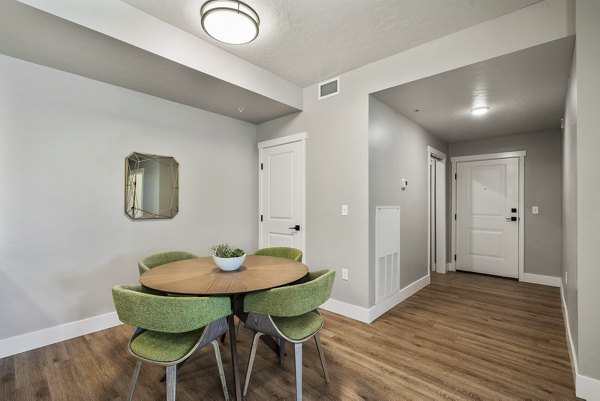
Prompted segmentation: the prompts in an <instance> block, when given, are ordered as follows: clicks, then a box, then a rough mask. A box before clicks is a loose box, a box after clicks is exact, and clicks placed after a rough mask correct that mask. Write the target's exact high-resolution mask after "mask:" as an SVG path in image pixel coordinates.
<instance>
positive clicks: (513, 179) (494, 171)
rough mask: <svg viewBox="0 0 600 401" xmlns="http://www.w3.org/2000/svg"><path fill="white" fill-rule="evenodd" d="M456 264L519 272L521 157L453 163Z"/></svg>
mask: <svg viewBox="0 0 600 401" xmlns="http://www.w3.org/2000/svg"><path fill="white" fill-rule="evenodd" d="M456 172H457V177H456V189H457V190H456V192H457V193H456V213H457V218H456V220H457V233H456V234H457V236H456V268H457V270H465V271H472V272H477V273H485V274H493V275H497V276H504V277H514V278H517V277H519V224H520V223H519V214H518V209H517V208H518V205H519V160H518V158H506V159H495V160H484V161H472V162H459V163H457V169H456Z"/></svg>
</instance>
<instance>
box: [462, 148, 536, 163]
mask: <svg viewBox="0 0 600 401" xmlns="http://www.w3.org/2000/svg"><path fill="white" fill-rule="evenodd" d="M525 156H527V151H525V150H519V151H515V152H502V153H485V154H482V155H469V156H455V157H451V158H450V160H451V161H452V163H454V162H476V161H482V160H493V159H508V158H510V157H525Z"/></svg>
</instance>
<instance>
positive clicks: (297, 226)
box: [290, 224, 300, 231]
mask: <svg viewBox="0 0 600 401" xmlns="http://www.w3.org/2000/svg"><path fill="white" fill-rule="evenodd" d="M290 230H296V231H300V224H296V225H295V226H294V227H290Z"/></svg>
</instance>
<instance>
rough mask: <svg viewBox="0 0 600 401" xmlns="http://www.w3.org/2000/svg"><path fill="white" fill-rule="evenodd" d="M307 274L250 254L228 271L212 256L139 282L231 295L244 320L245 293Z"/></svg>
mask: <svg viewBox="0 0 600 401" xmlns="http://www.w3.org/2000/svg"><path fill="white" fill-rule="evenodd" d="M307 273H308V268H307V267H306V265H304V264H302V263H300V262H296V261H294V260H290V259H285V258H278V257H274V256H262V255H261V256H259V255H248V256H246V260H245V261H244V263H243V264H242V266H241V267H240V268H239V269H238V270H234V271H230V272H226V271H222V270H221V269H219V268H218V267H217V265H216V264H215V262H214V261H213V258H212V256H208V257H200V258H194V259H185V260H179V261H177V262H171V263H166V264H164V265H160V266H157V267H154V268H152V269H150V270H149V271H147V272H145V273H144V274H142V275H141V276H140V283H141V284H142V285H143V286H145V287H148V288H151V289H153V290H156V291H161V292H165V293H169V294H179V295H194V296H217V295H221V296H224V295H226V296H229V297H230V298H231V309H232V310H233V312H234V314H236V315H237V316H238V317H239V318H240V319H241V320H242V321H245V317H246V315H245V313H244V312H243V308H242V307H241V305H242V303H241V302H242V298H243V295H244V294H247V293H250V292H254V291H261V290H266V289H270V288H275V287H280V286H283V285H286V284H290V283H293V282H294V281H297V280H300V279H301V278H303V277H304V276H305V275H306V274H307ZM227 323H228V326H229V342H230V347H231V359H232V362H233V363H232V365H233V366H232V368H233V378H234V383H235V397H236V400H238V401H240V400H241V399H242V398H241V397H242V393H241V383H240V378H239V367H238V358H237V346H236V342H237V341H236V339H235V325H234V321H233V315H231V316H229V317H228V318H227ZM261 340H263V341H264V342H265V343H267V345H269V347H271V348H272V349H273V350H274V351H275V352H276V353H279V352H280V349H279V345H278V344H276V343H275V342H274V341H273V340H272V339H271V338H270V337H266V336H263V337H261Z"/></svg>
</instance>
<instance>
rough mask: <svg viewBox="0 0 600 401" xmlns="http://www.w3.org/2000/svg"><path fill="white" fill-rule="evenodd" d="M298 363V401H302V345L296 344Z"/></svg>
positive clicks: (295, 353)
mask: <svg viewBox="0 0 600 401" xmlns="http://www.w3.org/2000/svg"><path fill="white" fill-rule="evenodd" d="M294 359H295V362H296V401H302V343H297V344H294Z"/></svg>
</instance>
